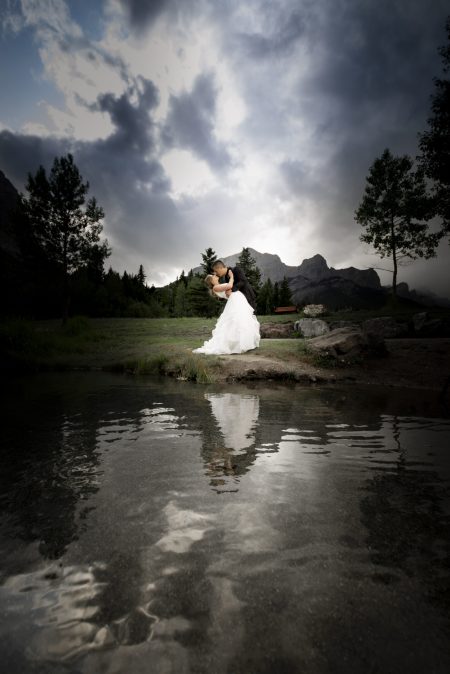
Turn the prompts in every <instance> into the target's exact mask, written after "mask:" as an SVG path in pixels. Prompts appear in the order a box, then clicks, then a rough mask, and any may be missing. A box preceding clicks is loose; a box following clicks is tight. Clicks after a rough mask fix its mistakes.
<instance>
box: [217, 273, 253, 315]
mask: <svg viewBox="0 0 450 674" xmlns="http://www.w3.org/2000/svg"><path fill="white" fill-rule="evenodd" d="M229 269H231V271H232V272H233V275H234V283H233V288H232V292H233V293H234V292H236V290H240V291H241V293H242V294H243V295H245V297H246V299H247V302H248V303H249V304H250V306H251V307H252V308H253V310H254V311H256V295H255V291H254V290H253V288H252V287H251V285H250V283H249V282H248V279H247V277H246V275H245V274H244V271H243V270H242V269H241V268H240V267H229ZM223 279H224V280H223V281H222V282H223V283H228V282H229V280H230V276H229V274H228V272H227V273H226V274H225V276H224V277H223Z"/></svg>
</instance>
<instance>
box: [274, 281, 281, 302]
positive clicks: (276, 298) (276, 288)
mask: <svg viewBox="0 0 450 674" xmlns="http://www.w3.org/2000/svg"><path fill="white" fill-rule="evenodd" d="M279 306H281V305H280V287H279V285H278V281H275V283H274V284H273V307H274V309H275V308H276V307H279Z"/></svg>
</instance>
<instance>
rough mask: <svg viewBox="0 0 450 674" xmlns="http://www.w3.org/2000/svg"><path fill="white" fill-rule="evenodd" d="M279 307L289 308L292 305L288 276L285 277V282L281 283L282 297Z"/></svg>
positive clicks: (280, 297)
mask: <svg viewBox="0 0 450 674" xmlns="http://www.w3.org/2000/svg"><path fill="white" fill-rule="evenodd" d="M278 301H279V306H280V307H288V306H291V305H292V302H293V300H292V292H291V289H290V287H289V280H288V279H287V278H286V276H284V277H283V280H282V281H281V285H280V296H279V299H278Z"/></svg>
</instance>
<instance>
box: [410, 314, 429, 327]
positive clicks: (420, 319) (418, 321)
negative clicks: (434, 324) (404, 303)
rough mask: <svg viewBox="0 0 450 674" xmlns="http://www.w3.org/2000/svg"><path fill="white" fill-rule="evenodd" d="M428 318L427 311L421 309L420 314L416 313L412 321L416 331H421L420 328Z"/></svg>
mask: <svg viewBox="0 0 450 674" xmlns="http://www.w3.org/2000/svg"><path fill="white" fill-rule="evenodd" d="M427 320H428V313H427V312H426V311H421V312H420V313H418V314H414V316H413V317H412V321H413V326H414V330H415V332H419V330H421V329H422V328H423V326H424V325H425V323H426V322H427Z"/></svg>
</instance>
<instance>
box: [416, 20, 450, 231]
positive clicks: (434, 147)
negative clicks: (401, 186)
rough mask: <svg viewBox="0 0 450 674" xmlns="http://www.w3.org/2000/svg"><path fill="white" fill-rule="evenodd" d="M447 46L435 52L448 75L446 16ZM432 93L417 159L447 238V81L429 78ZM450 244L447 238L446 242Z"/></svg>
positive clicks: (449, 155) (449, 209) (449, 185)
mask: <svg viewBox="0 0 450 674" xmlns="http://www.w3.org/2000/svg"><path fill="white" fill-rule="evenodd" d="M445 28H446V31H447V44H446V45H444V46H441V47H439V48H438V52H439V54H440V55H441V57H442V63H443V71H444V74H447V73H449V72H450V15H449V16H448V17H447V21H446V24H445ZM433 81H434V85H435V90H434V93H433V94H431V96H430V98H431V111H432V115H431V117H429V118H428V120H427V123H428V131H425V132H424V133H419V134H418V136H419V139H420V140H419V147H420V150H421V153H422V154H421V155H419V156H417V159H418V160H419V162H420V164H421V165H422V166H423V168H424V170H425V174H426V176H427V177H428V178H430V179H431V180H432V181H433V184H434V197H435V199H436V203H437V215H438V216H439V217H440V218H441V223H442V230H441V234H442V235H449V234H450V80H449V78H448V76H447V77H446V78H442V79H441V78H437V77H434V78H433ZM449 243H450V238H449Z"/></svg>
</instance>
